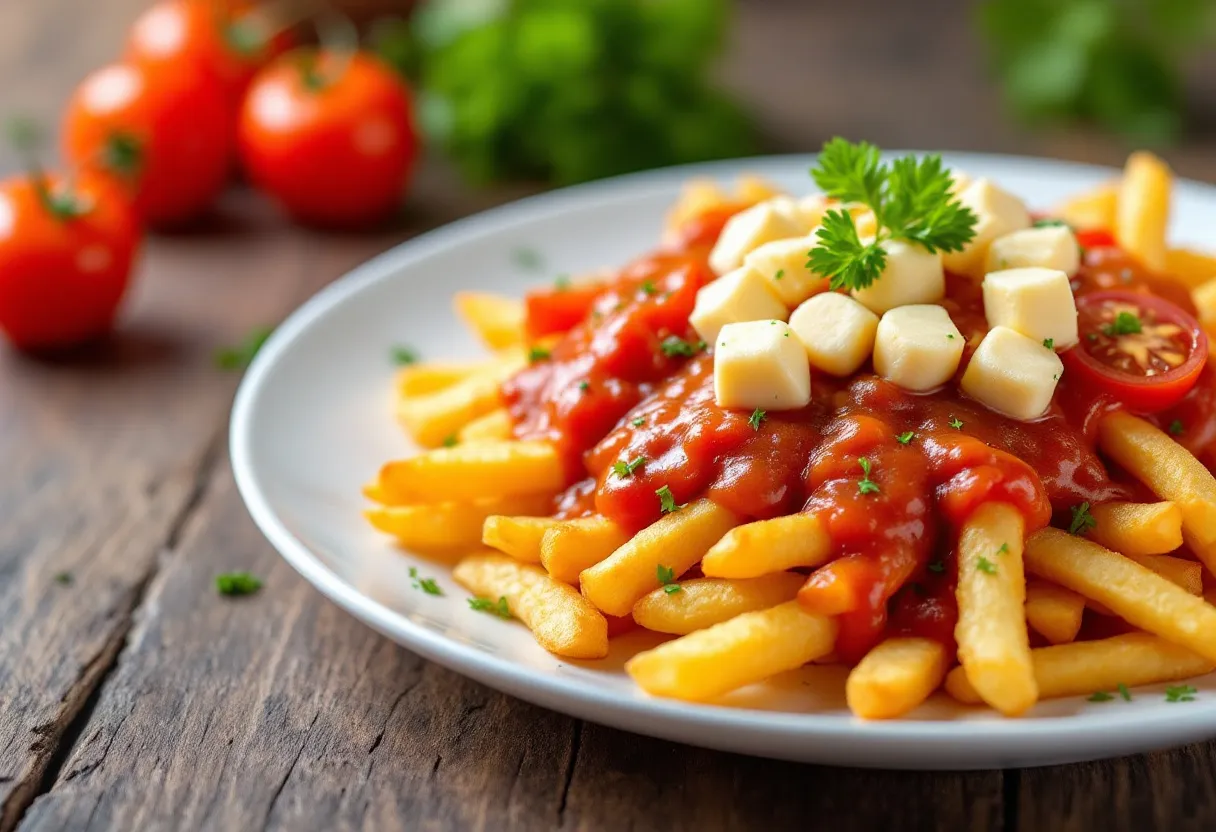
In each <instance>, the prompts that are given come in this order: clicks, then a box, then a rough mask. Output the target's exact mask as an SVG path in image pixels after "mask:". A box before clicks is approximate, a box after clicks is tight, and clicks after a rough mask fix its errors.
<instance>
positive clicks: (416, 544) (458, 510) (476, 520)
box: [363, 496, 549, 551]
mask: <svg viewBox="0 0 1216 832" xmlns="http://www.w3.org/2000/svg"><path fill="white" fill-rule="evenodd" d="M548 510H549V499H548V497H544V496H540V497H538V496H523V497H503V498H491V499H486V500H477V501H475V502H468V503H455V502H451V503H434V504H431V505H412V506H378V507H376V508H370V509H367V510H366V511H364V512H363V514H364V516H365V517H367V519H368V521H369V522H371V524H372V525H373V526H374V527H375V528H377V529H379V530H380V531H382V532H385V533H386V534H391V535H392V536H393V537H395V538H397V542H398V543H400V544H401V545H402V546H405V547H407V548H410V549H417V550H419V551H450V550H453V549H468V548H471V547H474V546H477V545H478V544H479V543H481V534H480V529H481V526H482V524H483V523H484V522H485V521H486V518H487V517H490V516H491V515H495V514H498V513H501V512H511V513H512V514H514V513H520V514H541V513H543V512H546V511H548Z"/></svg>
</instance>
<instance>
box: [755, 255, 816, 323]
mask: <svg viewBox="0 0 1216 832" xmlns="http://www.w3.org/2000/svg"><path fill="white" fill-rule="evenodd" d="M816 244H817V241H816V239H815V236H814V235H809V236H806V237H793V238H791V239H788V240H773V241H772V242H771V243H765V244H764V245H762V246H760V247H759V248H755V249H753V250H752V251H751V252H750V253H749V254H748V255H747V256H746V257H744V258H743V267H744V268H746V269H751V270H752V271H754V272H756V273H758V274H759V275H760V276H761V277H762V278H764V280H765V282H766V283H767V284H768V287H769V289H771V290H772V291H773V293H774V294H776V295H777V297H779V298H781V301H782V302H783V303H784V304H785V305H786V306H788V307H789V308H791V309H793V308H794V307H795V306H797V305H798V304H800V303H802V302H803V301H804V300H806V299H807V298H809V297H810V296H811V295H814V294H816V293H818V292H822V291H824V290H825V289H827V288H828V281H827V278H825V277H822V276H821V275H818V274H816V273H815V272H813V271H811V270H810V269H808V268H807V266H806V261H807V258H808V255H809V252H810V250H811V249H812V248H814V247H815V245H816ZM770 317H772V316H770Z"/></svg>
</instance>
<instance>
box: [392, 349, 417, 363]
mask: <svg viewBox="0 0 1216 832" xmlns="http://www.w3.org/2000/svg"><path fill="white" fill-rule="evenodd" d="M390 354H391V355H392V359H393V363H394V364H396V365H397V366H398V367H408V366H409V365H411V364H416V363H417V362H418V353H417V351H415V350H413V349H411V348H410V347H407V346H404V345H402V344H394V345H393V348H392V351H391V353H390Z"/></svg>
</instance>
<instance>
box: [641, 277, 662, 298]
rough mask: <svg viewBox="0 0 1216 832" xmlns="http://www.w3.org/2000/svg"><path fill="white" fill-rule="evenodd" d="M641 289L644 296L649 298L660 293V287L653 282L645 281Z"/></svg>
mask: <svg viewBox="0 0 1216 832" xmlns="http://www.w3.org/2000/svg"><path fill="white" fill-rule="evenodd" d="M640 288H641V290H642V294H644V295H646V296H647V297H649V296H651V295H654V294H657V293H658V291H659V287H658V286H655V285H654V281H653V280H643V281H642V285H641V287H640Z"/></svg>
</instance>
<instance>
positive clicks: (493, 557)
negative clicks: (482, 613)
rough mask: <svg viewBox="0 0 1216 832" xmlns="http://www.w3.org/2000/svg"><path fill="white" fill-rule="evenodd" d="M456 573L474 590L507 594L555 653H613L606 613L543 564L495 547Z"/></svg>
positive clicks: (543, 644)
mask: <svg viewBox="0 0 1216 832" xmlns="http://www.w3.org/2000/svg"><path fill="white" fill-rule="evenodd" d="M452 577H453V578H455V579H456V582H457V583H458V584H460V585H461V586H463V587H464V588H465V589H467V590H469V592H472V593H473V594H474V595H478V596H481V597H484V598H489V599H490V600H494V599H497V598H506V599H507V606H508V607H509V608H510V610H511V614H512V615H514V616H515V617H516V618H518V619H519V620H520V621H522V622H523V623H524V626H525V627H527V628H528V629H529V630H531V631H532V635H534V636H536V640H537V642H539V643H540V646H541V647H543V648H545V649H546V650H548V651H549V652H550V653H556V654H557V655H559V656H569V657H570V658H572V659H602V658H603V657H604V656H605V655H607V653H608V622H607V621H606V620H605V619H604V616H602V615H600V613H599V611H598V610H597V609H595V607H593V606H591V604H589V603H587V599H586V598H584V597H583V596H581V595H579V594H578V590H576V589H575V588H574V587H572V586H569V585H568V584H563V583H561V582H560V581H555V580H553V579H552V578H550V577H549V576H548V575H546V574H545V573H544V570H542V569H541V568H540V567H538V566H533V565H531V564H528V563H520V562H519V561H517V560H514V559H513V558H509V557H507V556H506V555H500V554H498V553H496V552H494V553H487V554H477V555H469V556H468V557H466V558H463V559H461V561H460V563H458V564H456V568H455V569H453V570H452Z"/></svg>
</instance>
